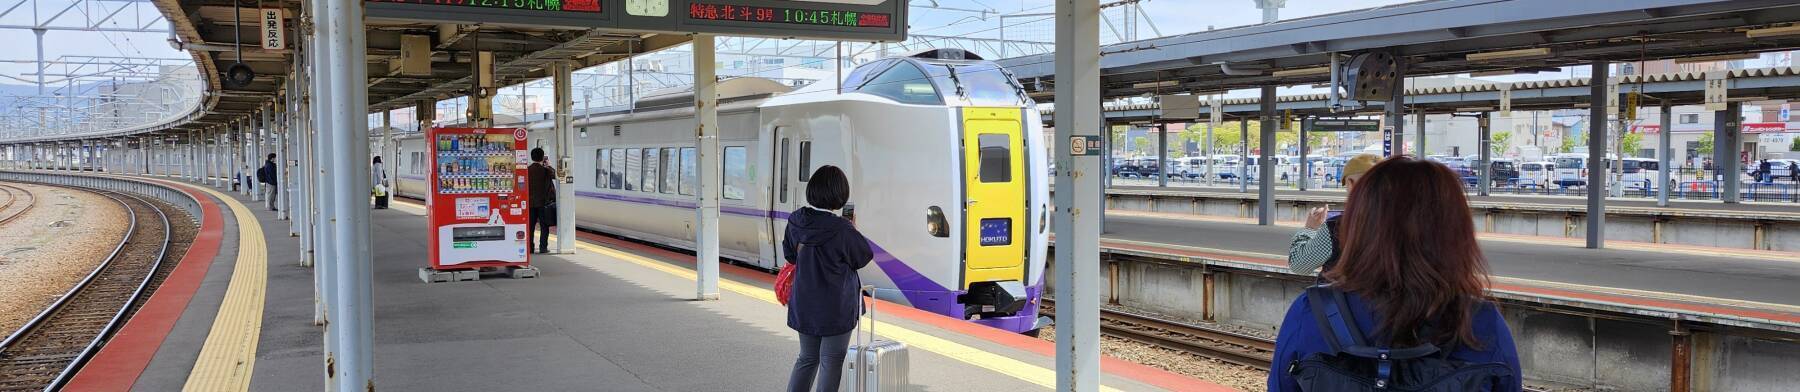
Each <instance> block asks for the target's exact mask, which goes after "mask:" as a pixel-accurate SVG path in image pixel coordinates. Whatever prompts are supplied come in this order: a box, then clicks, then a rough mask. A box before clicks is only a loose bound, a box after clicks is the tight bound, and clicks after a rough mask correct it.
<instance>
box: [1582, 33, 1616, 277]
mask: <svg viewBox="0 0 1800 392" xmlns="http://www.w3.org/2000/svg"><path fill="white" fill-rule="evenodd" d="M1608 68H1610V66H1609V65H1608V64H1607V62H1606V60H1594V64H1593V71H1592V73H1593V75H1594V76H1593V80H1594V82H1593V83H1589V84H1590V85H1591V86H1590V87H1591V88H1590V90H1589V92H1590V94H1589V95H1590V96H1589V97H1588V102H1593V104H1592V105H1588V140H1587V141H1588V160H1587V165H1588V178H1587V204H1588V205H1587V207H1588V208H1587V247H1588V248H1589V249H1600V248H1604V247H1606V177H1607V171H1608V170H1606V126H1607V123H1609V121H1607V118H1606V115H1607V113H1606V111H1607V110H1606V108H1607V105H1605V104H1604V103H1605V102H1606V101H1607V99H1606V90H1607V88H1606V87H1607V83H1606V80H1607V78H1608V76H1607V73H1608V71H1609V69H1608Z"/></svg>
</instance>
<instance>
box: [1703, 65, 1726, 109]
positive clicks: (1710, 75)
mask: <svg viewBox="0 0 1800 392" xmlns="http://www.w3.org/2000/svg"><path fill="white" fill-rule="evenodd" d="M1725 75H1726V71H1707V72H1706V110H1711V111H1715V112H1716V111H1720V110H1725V100H1726V99H1729V98H1730V97H1728V96H1727V95H1726V92H1725V90H1726V89H1725Z"/></svg>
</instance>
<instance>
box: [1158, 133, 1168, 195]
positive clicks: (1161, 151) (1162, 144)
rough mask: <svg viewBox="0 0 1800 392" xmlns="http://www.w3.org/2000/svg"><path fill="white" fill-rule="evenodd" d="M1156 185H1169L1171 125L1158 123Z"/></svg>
mask: <svg viewBox="0 0 1800 392" xmlns="http://www.w3.org/2000/svg"><path fill="white" fill-rule="evenodd" d="M1156 186H1158V187H1168V186H1169V125H1168V124H1156Z"/></svg>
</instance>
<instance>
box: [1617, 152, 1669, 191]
mask: <svg viewBox="0 0 1800 392" xmlns="http://www.w3.org/2000/svg"><path fill="white" fill-rule="evenodd" d="M1661 169H1662V165H1661V163H1660V162H1657V161H1656V160H1655V159H1651V158H1625V168H1624V174H1623V175H1622V176H1620V178H1619V181H1620V182H1621V184H1619V185H1622V186H1624V187H1625V189H1637V190H1645V191H1651V190H1656V187H1657V184H1656V179H1657V173H1658V172H1660V171H1661Z"/></svg>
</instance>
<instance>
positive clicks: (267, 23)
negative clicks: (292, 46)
mask: <svg viewBox="0 0 1800 392" xmlns="http://www.w3.org/2000/svg"><path fill="white" fill-rule="evenodd" d="M259 11H260V12H258V13H257V15H261V18H260V19H262V48H263V49H269V50H281V49H285V48H287V29H283V28H281V20H282V17H283V15H282V12H281V9H280V8H263V9H260V10H259Z"/></svg>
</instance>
